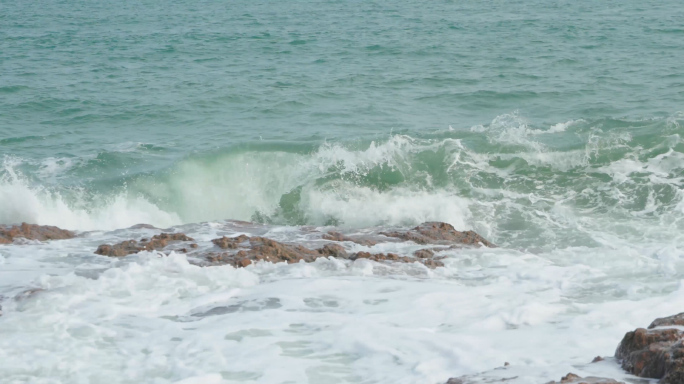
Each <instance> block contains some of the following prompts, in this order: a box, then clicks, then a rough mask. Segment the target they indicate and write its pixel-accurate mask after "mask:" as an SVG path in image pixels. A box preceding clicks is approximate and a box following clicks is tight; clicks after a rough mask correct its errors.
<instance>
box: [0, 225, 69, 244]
mask: <svg viewBox="0 0 684 384" xmlns="http://www.w3.org/2000/svg"><path fill="white" fill-rule="evenodd" d="M75 236H76V235H75V234H74V233H73V232H71V231H67V230H65V229H61V228H57V227H53V226H51V225H36V224H27V223H21V225H14V226H11V227H10V226H5V225H1V226H0V244H11V243H12V242H13V241H14V239H17V238H25V239H28V240H39V241H47V240H62V239H71V238H73V237H75Z"/></svg>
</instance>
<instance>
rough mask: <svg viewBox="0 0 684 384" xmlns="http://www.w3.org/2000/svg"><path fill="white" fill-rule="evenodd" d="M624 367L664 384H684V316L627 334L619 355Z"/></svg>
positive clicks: (617, 355)
mask: <svg viewBox="0 0 684 384" xmlns="http://www.w3.org/2000/svg"><path fill="white" fill-rule="evenodd" d="M615 357H617V358H618V359H619V360H620V362H621V364H622V368H624V369H625V370H626V371H628V372H629V373H631V374H634V375H636V376H639V377H646V378H652V379H660V382H659V383H660V384H681V383H684V313H680V314H678V315H674V316H670V317H665V318H660V319H656V320H655V321H653V323H651V325H650V326H649V327H648V329H644V328H637V329H636V330H635V331H632V332H627V334H625V337H624V338H623V339H622V342H620V345H619V346H618V348H617V351H616V352H615Z"/></svg>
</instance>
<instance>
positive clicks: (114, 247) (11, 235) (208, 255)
mask: <svg viewBox="0 0 684 384" xmlns="http://www.w3.org/2000/svg"><path fill="white" fill-rule="evenodd" d="M246 224H250V223H246ZM137 228H145V229H146V230H152V231H153V232H157V231H158V233H157V234H154V235H152V236H148V237H141V238H137V239H129V240H124V241H121V242H118V243H114V244H101V245H100V246H98V247H97V249H95V250H94V253H95V254H98V255H102V256H106V257H113V258H122V257H126V256H129V255H133V254H136V253H139V252H157V253H159V254H160V255H168V254H170V253H171V252H175V253H184V254H186V255H187V256H188V260H192V262H193V263H194V264H197V265H200V266H203V267H211V266H219V265H230V266H233V267H236V268H244V267H249V266H250V265H252V264H255V263H259V262H270V263H281V262H285V263H299V262H313V261H315V260H316V259H318V258H321V257H323V258H330V257H332V258H337V259H344V260H350V261H354V260H358V259H367V260H372V261H376V262H381V263H420V264H422V265H425V266H426V267H429V268H436V267H440V266H443V265H444V264H443V262H442V259H443V258H444V257H443V256H440V252H441V251H444V250H452V249H457V248H463V247H495V245H494V244H492V243H490V242H489V241H487V240H486V239H484V238H483V237H481V236H480V235H478V234H477V233H475V232H472V231H465V232H462V231H457V230H455V229H454V227H453V226H451V225H449V224H446V223H440V222H427V223H423V224H421V225H419V226H416V227H413V228H410V229H403V230H393V231H382V232H381V231H377V232H372V231H371V232H364V233H363V234H361V235H360V234H345V233H342V232H340V231H327V232H322V231H318V230H317V229H310V230H309V232H307V233H308V234H309V235H310V236H309V237H308V241H307V242H302V243H301V244H300V243H293V242H283V241H277V240H275V239H271V238H269V237H266V236H262V235H260V234H258V233H257V234H254V233H252V234H250V235H247V234H239V235H235V236H230V237H229V236H220V237H216V238H213V239H210V240H206V239H207V238H206V237H205V240H203V241H199V240H195V239H194V238H192V237H189V236H187V235H186V234H184V233H179V232H171V231H166V232H164V231H162V230H157V229H156V228H154V227H150V226H144V225H141V226H137ZM134 229H135V228H134ZM148 233H149V232H148ZM77 236H79V234H78V233H75V232H72V231H68V230H64V229H60V228H57V227H53V226H40V225H34V224H27V223H22V224H20V225H14V226H7V225H2V226H0V244H13V243H15V244H33V243H35V242H43V241H52V240H65V239H71V238H74V237H77ZM124 238H126V237H124ZM393 242H409V243H412V244H415V247H413V248H411V249H412V251H411V252H412V253H410V254H395V253H387V252H385V253H382V252H370V251H368V250H369V249H372V248H364V247H373V246H376V245H379V244H383V243H393ZM359 246H362V247H361V249H363V250H359ZM33 293H34V292H33V291H31V292H29V293H27V294H33ZM0 311H1V307H0ZM0 314H1V312H0ZM614 358H615V361H616V362H617V363H618V364H620V366H621V367H622V369H624V370H625V371H626V372H627V373H628V374H631V375H634V376H635V377H638V378H644V379H650V380H657V383H659V384H684V313H680V314H677V315H673V316H669V317H664V318H658V319H656V320H654V321H653V322H652V323H651V324H650V325H649V326H648V327H646V328H637V329H635V330H633V331H630V332H627V333H626V334H625V336H624V337H623V339H622V341H621V342H620V343H619V344H618V345H617V350H616V352H615V356H614ZM587 360H589V359H587ZM602 360H604V359H603V358H601V357H597V358H595V359H594V361H593V362H600V361H602ZM611 361H612V359H611ZM510 368H511V367H510V366H509V365H508V364H506V365H505V366H504V367H501V368H498V369H497V370H498V373H497V375H491V374H490V373H488V372H484V373H482V374H479V375H470V376H462V377H454V378H451V379H449V380H448V381H447V384H476V383H493V382H502V383H505V382H513V381H515V379H516V377H510V378H506V377H503V378H502V376H501V372H502V370H503V371H505V370H507V369H510ZM630 382H631V381H630ZM620 383H622V384H625V383H624V382H623V381H618V380H615V379H612V378H604V377H593V376H586V377H580V376H579V375H576V374H574V373H568V374H567V375H565V376H564V377H562V378H561V379H560V380H559V381H551V382H548V383H547V384H620ZM540 384H542V383H540Z"/></svg>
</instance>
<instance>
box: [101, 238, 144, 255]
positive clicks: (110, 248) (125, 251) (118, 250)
mask: <svg viewBox="0 0 684 384" xmlns="http://www.w3.org/2000/svg"><path fill="white" fill-rule="evenodd" d="M142 250H143V248H141V247H139V246H138V242H137V241H135V240H126V241H122V242H120V243H118V244H114V245H109V244H102V245H100V246H99V247H97V250H96V251H95V253H96V254H98V255H103V256H112V257H123V256H128V255H131V254H133V253H138V252H140V251H142Z"/></svg>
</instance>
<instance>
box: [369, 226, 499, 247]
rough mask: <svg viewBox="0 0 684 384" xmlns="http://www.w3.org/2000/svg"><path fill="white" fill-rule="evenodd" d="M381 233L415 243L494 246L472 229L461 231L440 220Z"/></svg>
mask: <svg viewBox="0 0 684 384" xmlns="http://www.w3.org/2000/svg"><path fill="white" fill-rule="evenodd" d="M380 234H381V235H385V236H388V237H396V238H399V239H402V240H404V241H413V242H414V243H417V244H449V245H472V246H480V245H484V246H487V247H495V245H494V244H492V243H490V242H489V241H487V240H485V238H483V237H482V236H480V235H478V234H477V233H475V232H473V231H466V232H461V231H457V230H456V229H454V227H453V226H452V225H451V224H447V223H440V222H427V223H423V224H421V225H419V226H417V227H415V228H413V229H411V230H408V231H393V232H380Z"/></svg>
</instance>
